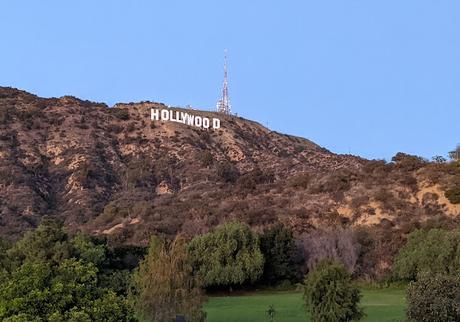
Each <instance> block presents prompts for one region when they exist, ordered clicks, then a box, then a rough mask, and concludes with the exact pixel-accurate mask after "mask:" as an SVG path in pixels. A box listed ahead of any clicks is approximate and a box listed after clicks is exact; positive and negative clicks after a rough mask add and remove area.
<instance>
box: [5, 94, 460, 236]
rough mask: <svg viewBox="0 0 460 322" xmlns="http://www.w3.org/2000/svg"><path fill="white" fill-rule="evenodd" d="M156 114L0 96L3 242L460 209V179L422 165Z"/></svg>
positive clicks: (238, 121) (228, 119)
mask: <svg viewBox="0 0 460 322" xmlns="http://www.w3.org/2000/svg"><path fill="white" fill-rule="evenodd" d="M151 108H168V107H167V106H165V105H164V104H161V103H153V102H141V103H118V104H116V105H115V106H114V107H112V108H109V107H108V106H107V105H106V104H103V103H94V102H90V101H84V100H80V99H78V98H75V97H72V96H64V97H61V98H40V97H38V96H35V95H33V94H30V93H27V92H25V91H20V90H17V89H13V88H8V87H0V146H1V150H0V195H1V199H0V211H1V217H0V233H1V234H2V235H5V236H9V238H13V239H15V238H17V237H18V236H19V235H20V234H21V233H22V232H24V231H25V230H27V229H30V228H31V227H35V226H36V225H37V224H38V223H39V222H40V220H41V218H43V216H51V217H56V218H59V219H61V220H63V221H64V223H65V225H66V226H67V227H68V228H69V229H70V230H71V231H77V230H85V231H87V232H89V233H92V234H96V235H103V236H109V237H110V238H113V239H114V240H117V241H119V242H123V243H134V244H145V243H147V241H148V238H149V236H150V235H151V234H152V233H157V234H165V235H174V234H177V233H183V234H185V235H186V236H193V235H195V234H198V233H202V232H205V231H207V230H209V228H210V227H213V226H215V225H217V224H219V223H221V222H224V221H227V220H232V219H238V220H241V221H245V222H247V223H249V224H250V225H251V226H253V227H254V228H255V229H261V228H263V227H265V226H267V225H271V224H273V223H274V222H276V221H281V222H284V223H285V224H288V225H290V226H291V227H293V229H294V231H295V232H296V233H299V234H300V233H302V232H303V231H306V230H308V229H312V228H315V227H321V226H322V225H326V226H327V225H330V224H331V222H332V223H333V225H343V224H346V225H355V226H359V225H375V226H379V227H380V226H381V225H387V226H388V225H389V226H388V227H397V228H400V227H402V226H403V225H404V224H406V223H407V222H411V220H413V219H414V218H416V220H417V221H422V220H426V218H429V217H430V216H434V215H439V216H451V217H452V216H456V215H457V214H458V213H459V211H460V208H459V207H458V206H457V205H454V204H451V203H450V202H449V200H447V199H446V197H445V196H444V190H445V189H446V187H447V186H448V185H449V182H450V181H449V180H450V178H451V175H450V174H449V173H448V172H446V171H445V170H444V169H441V168H439V169H438V168H436V167H435V166H433V165H431V164H429V163H426V162H424V161H423V160H421V159H420V160H419V161H420V162H418V161H416V160H418V159H416V158H415V159H413V158H412V159H411V156H407V157H406V158H405V159H404V160H405V161H404V160H403V161H402V162H399V161H398V162H395V163H390V164H386V163H385V162H383V161H369V160H365V159H362V158H360V157H356V156H352V155H338V154H334V153H332V152H330V151H328V150H327V149H325V148H322V147H320V146H319V145H317V144H315V143H314V142H311V141H310V140H308V139H304V138H300V137H295V136H290V135H285V134H281V133H277V132H274V131H271V130H269V129H267V128H266V127H264V126H262V125H261V124H259V123H257V122H254V121H250V120H246V119H243V118H241V117H237V116H230V115H224V114H217V113H215V112H209V111H198V110H188V111H189V112H190V113H195V114H200V115H210V116H212V117H218V118H220V119H221V122H222V125H221V128H220V129H217V130H213V129H207V130H206V129H201V128H196V127H192V126H188V125H185V124H180V123H177V122H161V121H154V122H152V121H151V120H150V109H151ZM174 109H176V108H174ZM407 160H409V161H407ZM410 160H412V161H410ZM414 160H415V161H414ZM404 162H406V163H408V162H409V163H410V162H412V165H411V166H409V167H407V166H404V164H405V163H404ZM433 173H435V174H436V175H433ZM408 214H412V217H411V218H409V219H408V216H409V215H408ZM409 217H410V216H409Z"/></svg>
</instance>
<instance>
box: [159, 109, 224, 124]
mask: <svg viewBox="0 0 460 322" xmlns="http://www.w3.org/2000/svg"><path fill="white" fill-rule="evenodd" d="M150 119H151V120H152V121H169V122H177V123H182V124H186V125H191V126H196V127H201V128H204V129H209V128H212V129H220V120H219V119H218V118H215V117H213V118H211V119H210V118H208V117H203V116H199V115H193V114H190V113H187V112H181V111H175V110H170V109H158V108H152V109H150Z"/></svg>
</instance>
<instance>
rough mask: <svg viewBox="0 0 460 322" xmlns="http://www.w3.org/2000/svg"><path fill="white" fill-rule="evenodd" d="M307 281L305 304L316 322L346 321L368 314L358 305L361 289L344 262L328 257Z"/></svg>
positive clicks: (307, 277) (358, 318) (309, 275)
mask: <svg viewBox="0 0 460 322" xmlns="http://www.w3.org/2000/svg"><path fill="white" fill-rule="evenodd" d="M304 283H305V291H304V300H305V306H306V309H307V311H308V312H309V313H310V314H311V319H312V321H313V322H342V321H343V322H345V321H352V320H360V319H361V318H362V317H363V316H364V313H363V311H362V309H361V308H360V307H359V306H358V304H359V301H360V298H361V295H360V291H359V289H358V288H357V287H356V286H355V285H353V284H352V281H351V276H350V274H349V273H348V272H347V270H346V269H345V267H344V266H343V265H341V264H339V263H337V262H334V261H331V260H324V261H322V262H320V263H319V264H318V266H317V267H316V269H315V270H314V271H313V272H311V273H309V274H308V275H307V276H306V277H305V281H304Z"/></svg>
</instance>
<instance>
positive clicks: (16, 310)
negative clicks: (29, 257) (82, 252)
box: [0, 259, 134, 322]
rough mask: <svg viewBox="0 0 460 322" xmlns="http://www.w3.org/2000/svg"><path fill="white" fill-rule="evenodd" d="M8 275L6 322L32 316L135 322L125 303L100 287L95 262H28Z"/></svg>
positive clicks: (3, 290)
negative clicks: (54, 263)
mask: <svg viewBox="0 0 460 322" xmlns="http://www.w3.org/2000/svg"><path fill="white" fill-rule="evenodd" d="M4 274H7V275H6V276H4V278H3V279H2V280H3V283H2V284H1V285H0V319H2V321H4V320H8V319H9V320H11V321H17V320H19V321H21V318H24V319H26V318H28V317H30V318H32V319H31V321H34V320H35V319H38V320H39V321H101V320H103V321H114V322H115V321H134V318H133V315H132V312H131V310H130V307H129V306H128V303H127V302H126V301H125V300H123V299H122V298H120V297H117V296H116V295H115V293H114V292H112V291H110V290H107V289H102V288H98V287H97V268H96V267H95V266H94V265H93V264H91V263H84V262H82V261H80V260H76V259H65V260H63V261H62V262H61V263H60V264H59V265H52V264H50V263H46V262H43V261H41V262H39V261H37V262H33V263H32V262H26V263H24V264H23V265H21V266H20V267H19V268H18V269H16V270H14V271H13V272H12V273H4ZM77 318H78V319H77Z"/></svg>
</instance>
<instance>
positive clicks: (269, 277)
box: [260, 224, 296, 284]
mask: <svg viewBox="0 0 460 322" xmlns="http://www.w3.org/2000/svg"><path fill="white" fill-rule="evenodd" d="M260 249H261V251H262V254H263V255H264V258H265V264H264V273H263V280H264V281H265V282H267V283H270V284H273V283H276V282H280V281H283V280H293V279H294V278H295V274H296V270H295V265H294V254H295V251H296V246H295V242H294V237H293V235H292V231H291V230H290V229H288V228H286V227H285V226H284V225H282V224H277V225H275V226H273V227H271V228H269V229H268V230H266V231H264V233H263V234H262V235H261V237H260Z"/></svg>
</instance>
